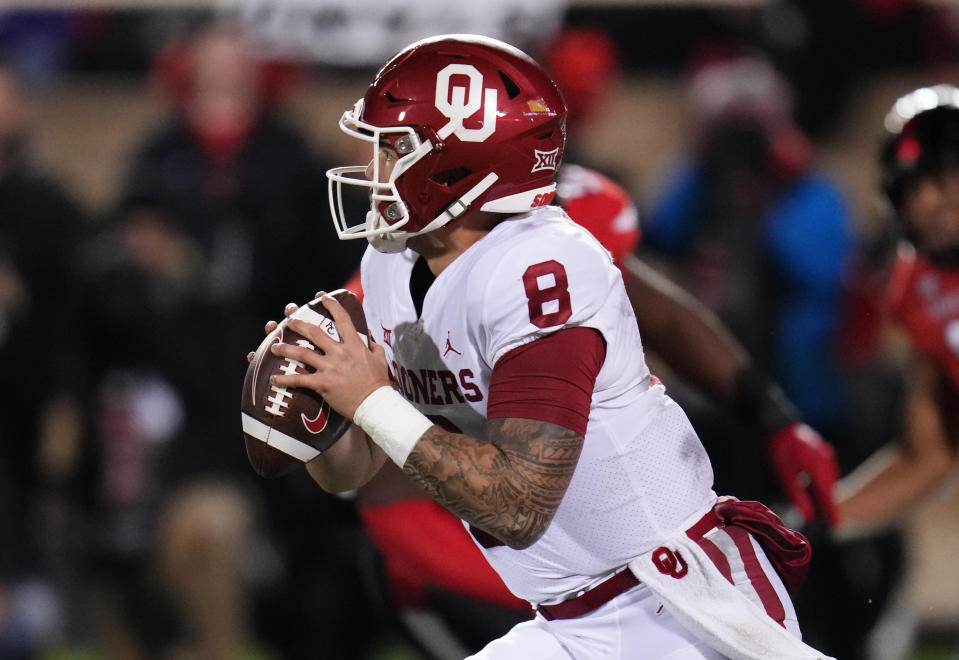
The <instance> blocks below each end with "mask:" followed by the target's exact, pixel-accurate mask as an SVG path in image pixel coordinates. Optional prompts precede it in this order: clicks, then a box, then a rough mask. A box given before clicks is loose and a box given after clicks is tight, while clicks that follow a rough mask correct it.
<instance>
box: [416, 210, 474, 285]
mask: <svg viewBox="0 0 959 660" xmlns="http://www.w3.org/2000/svg"><path fill="white" fill-rule="evenodd" d="M484 215H489V214H484ZM478 224H479V226H476V225H477V223H473V222H470V223H463V224H459V223H457V224H456V225H455V226H453V227H451V228H449V229H447V228H445V227H444V228H441V229H437V230H436V231H431V232H430V233H428V234H422V235H420V236H414V237H413V238H411V239H409V241H407V247H409V248H410V249H411V250H413V251H414V252H416V253H417V254H419V255H420V256H421V257H423V258H424V259H425V260H426V265H428V266H429V268H430V272H432V273H433V275H434V276H437V275H439V274H440V273H442V272H443V271H444V270H446V268H447V266H449V265H450V264H451V263H453V262H454V261H455V260H456V259H457V257H459V256H460V255H461V254H463V253H464V252H466V250H467V249H469V248H470V246H472V245H473V244H474V243H476V242H477V241H479V240H480V239H481V238H483V237H484V236H486V234H488V233H489V231H490V229H492V225H491V224H489V223H486V222H483V223H478Z"/></svg>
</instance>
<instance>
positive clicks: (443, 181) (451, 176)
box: [430, 167, 473, 188]
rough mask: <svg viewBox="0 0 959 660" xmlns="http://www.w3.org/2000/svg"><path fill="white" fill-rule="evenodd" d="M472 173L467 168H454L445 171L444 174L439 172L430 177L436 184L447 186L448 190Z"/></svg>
mask: <svg viewBox="0 0 959 660" xmlns="http://www.w3.org/2000/svg"><path fill="white" fill-rule="evenodd" d="M472 173H473V171H472V170H470V169H467V168H465V167H454V168H452V169H449V170H443V171H442V172H437V173H436V174H434V175H433V176H431V177H430V180H431V181H433V182H434V183H438V184H440V185H441V186H446V187H447V188H448V187H449V186H452V185H453V184H455V183H457V182H459V181H462V180H463V179H465V178H466V177H468V176H469V175H470V174H472Z"/></svg>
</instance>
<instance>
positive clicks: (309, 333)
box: [286, 319, 339, 353]
mask: <svg viewBox="0 0 959 660" xmlns="http://www.w3.org/2000/svg"><path fill="white" fill-rule="evenodd" d="M286 323H287V326H286V327H288V328H289V329H290V330H292V331H293V332H295V333H297V334H299V335H301V336H303V337H305V338H306V339H308V340H310V342H311V343H312V344H313V345H314V346H315V347H316V348H317V349H319V350H320V351H322V352H323V353H331V352H334V351H336V350H337V348H338V346H339V342H338V341H336V340H335V339H333V337H331V336H330V335H329V334H327V332H326V330H324V329H323V328H321V327H320V326H318V325H315V324H313V323H310V322H309V321H304V320H303V319H290V320H289V321H287V322H286Z"/></svg>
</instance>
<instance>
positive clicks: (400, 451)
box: [353, 385, 433, 467]
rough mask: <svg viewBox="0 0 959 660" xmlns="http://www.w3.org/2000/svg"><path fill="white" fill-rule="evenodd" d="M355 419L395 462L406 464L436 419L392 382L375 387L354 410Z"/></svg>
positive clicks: (401, 465)
mask: <svg viewBox="0 0 959 660" xmlns="http://www.w3.org/2000/svg"><path fill="white" fill-rule="evenodd" d="M353 423H354V424H356V425H357V426H359V427H360V428H361V429H363V430H364V431H365V432H366V435H368V436H370V438H371V439H372V440H373V442H375V443H376V444H378V445H379V446H380V447H381V448H382V449H383V451H385V452H386V455H387V456H389V457H390V458H391V459H393V462H394V463H396V464H397V465H399V466H400V467H403V464H404V463H406V459H407V457H409V455H410V452H411V451H413V446H414V445H416V442H417V441H418V440H419V439H420V436H422V435H423V434H424V433H425V432H426V429H428V428H429V427H431V426H433V422H431V421H430V420H428V419H427V418H426V416H425V415H424V414H423V413H421V412H420V411H419V410H417V409H416V408H414V407H413V405H412V404H411V403H410V402H409V401H407V400H406V399H404V398H403V397H402V395H401V394H400V393H399V392H397V391H396V390H394V389H393V388H392V387H390V386H389V385H384V386H383V387H380V388H379V389H376V390H373V392H372V393H370V395H369V396H367V397H366V398H365V399H363V402H362V403H361V404H360V405H359V406H357V408H356V412H355V413H353Z"/></svg>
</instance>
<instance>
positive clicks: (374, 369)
mask: <svg viewBox="0 0 959 660" xmlns="http://www.w3.org/2000/svg"><path fill="white" fill-rule="evenodd" d="M565 114H566V109H565V104H564V102H563V99H562V96H561V95H560V93H559V91H558V89H557V88H556V86H555V84H554V83H553V82H552V80H551V79H550V78H549V76H548V75H546V74H545V72H544V71H543V70H542V68H541V67H540V66H539V65H538V64H536V63H535V62H534V61H533V60H532V59H530V58H529V57H528V56H526V55H525V54H524V53H522V52H520V51H518V50H516V49H514V48H512V47H510V46H508V45H506V44H503V43H501V42H497V41H494V40H491V39H487V38H483V37H477V36H470V35H449V36H442V37H434V38H431V39H427V40H424V41H421V42H417V43H415V44H413V45H411V46H409V47H407V48H406V49H404V50H403V51H401V52H400V53H399V54H397V55H396V56H395V57H394V58H393V59H391V60H390V61H389V62H388V63H387V64H386V65H385V66H384V67H383V69H381V70H380V72H379V73H378V74H377V76H376V78H375V79H374V81H373V84H372V85H371V86H370V88H369V90H368V91H367V93H366V95H365V96H364V98H363V99H361V100H360V101H358V102H357V104H356V105H355V106H354V108H353V109H351V110H348V111H347V112H346V113H345V114H344V115H343V117H342V119H341V121H340V126H341V128H343V130H345V131H346V132H347V133H349V134H350V135H352V136H354V137H356V138H358V139H361V140H364V141H366V142H368V143H369V144H370V145H371V150H372V161H371V162H370V164H369V165H368V166H362V165H361V166H354V167H344V168H335V169H333V170H331V171H330V172H329V173H328V176H329V178H330V182H331V184H330V189H331V209H332V210H333V215H334V223H335V226H336V229H337V232H338V233H339V235H340V238H343V239H352V238H366V239H367V240H368V241H369V242H370V244H371V246H370V248H368V249H367V252H366V254H365V255H364V258H363V262H362V284H363V290H364V294H365V298H364V311H365V313H366V317H367V322H368V324H369V327H370V328H371V339H372V340H373V341H372V342H371V343H370V344H367V342H365V341H364V340H363V339H362V338H361V337H360V336H359V335H358V334H357V333H356V332H355V330H354V328H353V326H352V324H351V322H350V320H349V316H348V315H347V314H346V313H345V311H344V310H343V309H342V307H340V306H339V305H338V304H337V303H336V301H335V300H333V299H331V298H326V299H324V304H325V305H326V307H327V308H328V309H329V310H330V313H331V314H332V316H333V318H334V320H335V322H336V324H337V327H338V330H339V334H340V335H341V336H342V337H343V338H344V339H343V341H342V342H336V341H334V340H332V339H331V338H330V337H329V336H327V335H325V334H324V333H323V332H322V331H321V330H320V329H319V328H318V327H317V326H312V325H310V324H304V323H301V322H299V321H297V320H291V321H290V328H291V329H293V330H294V331H296V332H299V333H300V334H302V335H304V336H306V337H307V338H308V339H309V340H310V341H311V342H313V343H314V345H315V346H316V347H317V348H318V349H320V351H322V353H320V352H316V351H313V350H310V349H307V348H304V347H300V346H292V345H287V344H275V345H274V346H273V348H272V350H273V351H274V352H275V353H277V354H278V355H281V356H283V357H287V358H292V359H295V360H299V361H301V362H303V363H305V364H306V365H308V366H309V367H311V368H312V371H311V373H306V374H290V375H277V376H273V377H272V379H271V380H272V381H273V382H274V384H275V385H277V386H278V387H307V388H311V389H313V390H315V391H316V392H318V393H319V394H320V395H322V396H323V397H325V399H326V400H327V402H328V403H329V404H330V405H331V406H332V407H333V408H335V409H336V410H337V411H339V412H340V413H341V414H344V415H346V416H347V417H349V418H351V419H352V420H353V421H354V423H355V426H354V428H353V429H351V431H350V432H348V433H347V435H345V436H344V437H343V438H341V439H340V441H339V442H338V443H337V444H335V445H334V446H333V447H331V448H330V449H329V450H327V451H326V452H325V453H324V454H322V455H321V456H319V457H318V458H316V459H314V460H313V461H311V462H310V463H309V464H308V465H307V468H308V470H309V472H310V474H311V475H312V476H313V478H314V479H315V480H316V481H317V482H318V483H319V484H320V485H321V486H322V487H323V488H324V489H325V490H327V491H330V492H338V491H344V490H351V489H354V488H357V487H359V486H361V485H363V484H365V483H367V482H369V481H370V479H371V478H373V477H374V475H376V473H377V472H379V470H380V468H381V467H382V465H383V464H384V463H385V462H386V461H387V460H391V461H393V462H394V463H395V464H396V465H397V466H398V467H400V468H401V469H402V470H403V472H404V474H405V475H406V476H407V477H408V478H409V479H410V480H411V481H412V482H414V483H415V484H416V485H417V486H418V487H419V488H421V489H422V490H423V491H425V492H426V493H427V494H429V495H430V497H432V498H433V499H435V500H436V501H437V502H439V503H440V504H442V505H443V506H445V507H446V508H448V509H449V510H451V511H452V512H453V513H455V514H457V515H458V516H459V517H460V518H461V519H463V521H464V523H465V524H466V525H467V526H468V529H469V530H470V533H471V534H472V536H473V538H474V541H475V543H476V544H477V546H479V547H480V548H481V549H482V552H483V553H484V555H485V556H486V559H487V560H488V561H489V563H490V564H491V565H492V567H493V568H494V570H496V572H497V573H498V574H499V576H500V577H501V578H502V579H503V581H504V582H505V583H506V585H507V587H508V588H509V589H510V591H512V592H513V593H514V594H515V595H517V596H518V597H520V598H522V599H524V600H526V601H527V602H529V603H530V604H531V605H532V607H533V609H534V610H535V611H536V616H535V618H534V619H532V620H530V621H526V622H523V623H520V624H518V625H516V626H515V627H514V628H512V629H511V630H510V631H509V632H508V633H507V634H506V635H505V636H503V637H502V638H500V639H498V640H495V641H493V642H491V643H490V644H489V645H487V646H486V647H485V648H484V649H483V650H482V651H480V652H479V653H478V654H477V655H476V656H474V657H477V658H526V659H528V658H594V657H620V658H627V657H628V658H635V657H645V658H659V657H670V658H720V657H725V656H733V657H744V658H769V657H778V658H821V657H824V656H823V655H822V654H821V653H819V652H818V651H816V650H814V649H812V648H810V647H808V646H806V645H804V644H803V643H802V642H801V641H800V640H799V629H798V623H797V621H796V619H795V614H794V611H793V609H792V605H791V602H790V600H789V597H788V595H787V591H786V585H787V584H788V585H789V586H795V585H796V582H797V581H798V579H799V578H800V577H801V574H802V573H803V571H804V569H805V567H806V566H807V565H808V559H809V553H808V544H807V543H806V541H805V539H804V538H803V537H802V536H801V535H800V534H797V533H795V532H793V531H791V530H789V529H788V528H786V527H785V526H784V525H783V524H782V521H781V520H779V519H778V518H777V517H776V516H775V515H774V514H772V513H771V512H770V511H769V510H768V509H766V508H765V507H764V506H762V505H761V504H759V503H747V502H740V501H738V500H736V499H735V498H717V496H716V493H715V492H714V491H713V490H712V468H711V466H710V463H709V459H708V457H707V456H706V453H705V450H704V449H703V447H702V445H701V443H700V442H699V439H698V438H697V437H696V434H695V431H694V430H693V428H692V426H691V425H690V424H689V421H688V419H687V418H686V416H685V414H684V413H683V412H682V410H681V409H680V408H679V407H678V406H677V405H676V404H675V403H674V402H673V401H672V400H671V399H670V398H669V397H668V396H667V395H666V394H665V391H664V389H663V387H662V385H661V384H660V383H659V382H658V380H657V379H656V378H655V377H653V376H651V374H650V373H649V369H648V368H647V366H646V362H645V360H644V357H643V347H642V343H641V341H640V338H639V332H638V330H637V327H636V319H635V317H634V315H633V312H632V307H631V305H630V303H629V299H628V297H627V294H626V290H625V287H624V285H623V279H622V277H621V275H620V272H619V270H618V269H617V268H616V267H615V265H614V264H613V263H612V259H611V258H610V256H609V253H608V252H607V251H606V250H605V249H604V248H603V247H602V246H601V244H599V242H598V241H597V240H596V239H595V238H594V237H593V236H592V235H591V234H589V232H587V231H586V230H584V229H583V228H582V227H580V226H578V225H576V224H575V223H573V222H572V221H571V220H570V219H569V218H568V216H566V214H565V213H564V212H563V211H562V210H561V209H559V208H558V207H556V206H553V205H552V204H551V202H552V201H553V199H554V197H555V192H556V184H555V175H556V170H557V168H558V167H559V164H560V161H561V158H562V154H563V149H564V146H565V124H564V119H565ZM345 185H357V186H362V187H364V188H366V189H367V190H369V192H370V200H371V206H370V210H369V212H368V213H367V214H366V217H365V218H364V219H361V221H360V222H358V223H353V222H351V221H350V219H349V218H345V217H343V213H342V209H343V205H342V203H341V202H340V201H339V200H340V192H341V190H342V187H343V186H345ZM437 551H438V552H442V551H443V548H439V547H438V548H437Z"/></svg>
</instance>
